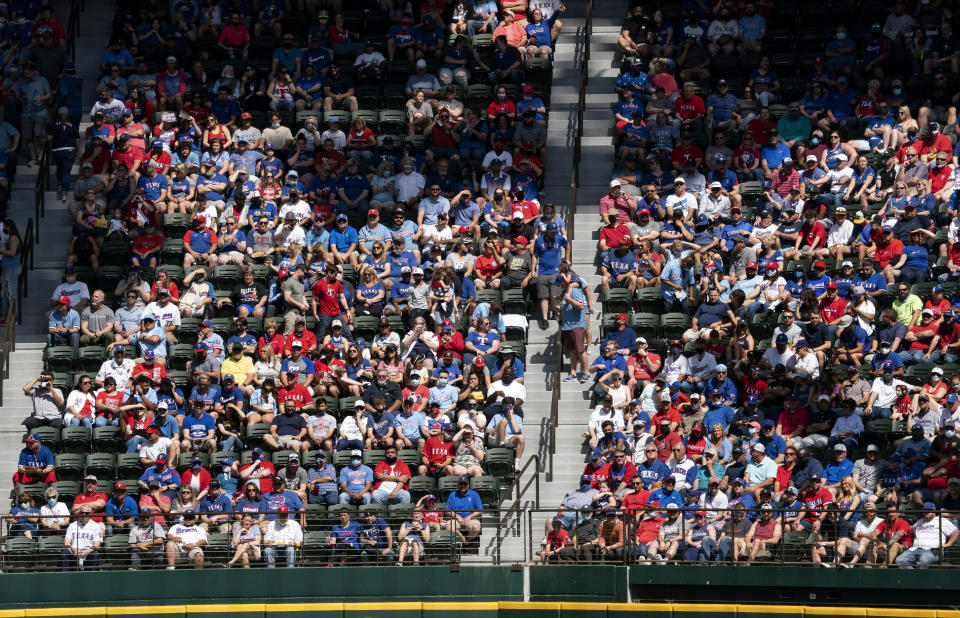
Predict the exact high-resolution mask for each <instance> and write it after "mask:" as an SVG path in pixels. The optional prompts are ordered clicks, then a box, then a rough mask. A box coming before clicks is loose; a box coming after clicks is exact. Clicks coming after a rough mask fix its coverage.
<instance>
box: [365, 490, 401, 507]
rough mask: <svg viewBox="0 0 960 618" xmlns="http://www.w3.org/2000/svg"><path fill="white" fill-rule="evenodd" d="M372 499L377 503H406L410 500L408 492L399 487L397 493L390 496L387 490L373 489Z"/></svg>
mask: <svg viewBox="0 0 960 618" xmlns="http://www.w3.org/2000/svg"><path fill="white" fill-rule="evenodd" d="M373 501H374V502H376V503H377V504H408V503H409V502H410V492H409V491H407V490H406V489H399V490H397V495H395V496H394V497H393V498H391V497H390V492H389V491H384V490H382V489H375V490H374V491H373Z"/></svg>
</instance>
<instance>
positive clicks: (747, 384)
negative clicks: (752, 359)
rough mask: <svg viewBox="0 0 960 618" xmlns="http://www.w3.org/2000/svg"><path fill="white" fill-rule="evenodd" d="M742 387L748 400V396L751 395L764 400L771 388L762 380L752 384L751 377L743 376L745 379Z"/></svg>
mask: <svg viewBox="0 0 960 618" xmlns="http://www.w3.org/2000/svg"><path fill="white" fill-rule="evenodd" d="M740 386H741V387H742V388H743V397H744V399H746V397H747V395H751V394H752V395H756V396H757V397H759V398H762V397H763V395H764V394H765V393H766V392H767V389H768V388H770V387H769V386H768V385H767V383H766V382H764V381H763V380H761V379H760V378H757V381H756V382H751V381H750V376H748V375H744V376H743V379H742V380H741V381H740Z"/></svg>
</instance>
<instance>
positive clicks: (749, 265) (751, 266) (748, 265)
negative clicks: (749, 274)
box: [747, 262, 757, 268]
mask: <svg viewBox="0 0 960 618" xmlns="http://www.w3.org/2000/svg"><path fill="white" fill-rule="evenodd" d="M756 267H757V263H756V262H747V268H756Z"/></svg>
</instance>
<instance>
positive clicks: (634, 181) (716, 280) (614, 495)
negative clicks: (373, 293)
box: [541, 0, 960, 567]
mask: <svg viewBox="0 0 960 618" xmlns="http://www.w3.org/2000/svg"><path fill="white" fill-rule="evenodd" d="M955 21H956V14H955V13H954V12H953V11H951V10H950V9H949V8H948V7H947V6H945V5H943V4H942V3H937V2H930V1H928V0H923V1H921V2H919V3H906V2H902V1H894V2H880V3H857V2H841V3H831V5H830V6H829V8H825V7H824V6H822V5H809V6H805V5H802V4H799V3H793V2H776V3H774V2H754V1H751V0H747V1H744V2H726V1H721V2H712V3H706V2H700V1H698V0H691V1H689V2H682V3H680V5H679V6H678V7H677V6H667V5H660V6H653V5H651V4H649V3H643V2H632V3H631V6H630V8H629V14H628V16H627V17H626V19H625V21H624V23H623V27H622V29H621V33H620V36H619V40H618V46H619V49H620V51H621V52H622V53H623V69H622V73H621V75H620V76H619V78H618V79H617V80H616V93H617V103H616V104H615V106H614V108H613V118H612V119H611V122H612V124H613V125H614V131H615V135H616V138H615V140H616V150H615V152H616V165H615V169H614V170H613V172H612V174H611V177H610V182H609V191H608V192H607V194H606V195H603V196H599V213H600V221H598V222H597V223H598V224H599V225H600V226H601V227H600V228H599V241H598V264H599V270H600V274H601V282H600V286H599V290H598V295H599V298H600V300H601V301H602V307H603V309H602V319H601V325H600V327H601V332H600V335H601V336H600V343H601V349H600V353H599V355H598V356H597V357H596V358H594V359H592V360H591V359H589V358H588V355H587V346H588V345H589V343H590V340H591V336H590V335H589V333H590V331H591V326H590V322H589V314H588V310H589V303H590V302H591V298H590V290H589V289H587V286H585V285H584V282H583V281H582V279H580V280H579V282H578V281H577V279H578V278H577V277H573V278H570V277H566V278H565V280H563V281H561V285H562V296H563V297H562V301H561V302H562V307H561V313H562V324H563V325H562V328H563V342H564V347H565V351H566V355H567V357H568V358H569V370H568V373H567V374H566V377H565V378H564V379H565V380H567V381H576V380H578V381H579V382H580V383H583V384H586V385H588V387H589V389H590V391H589V392H590V396H591V405H592V406H595V407H594V409H593V412H592V414H591V415H590V418H589V421H588V422H587V426H586V430H585V432H584V441H585V447H586V451H587V452H588V453H589V455H588V457H587V458H588V459H589V461H588V462H587V463H586V465H585V467H584V469H583V472H582V477H581V479H580V486H579V488H577V489H575V490H573V491H571V492H570V493H568V494H567V495H566V496H565V498H564V499H563V502H562V504H561V506H560V509H559V511H558V513H557V515H556V516H555V517H554V518H553V519H551V520H550V521H548V522H547V525H546V531H545V532H546V534H547V536H546V539H545V544H544V548H543V551H542V553H541V557H542V559H543V560H544V561H572V560H578V561H591V560H613V561H624V560H626V561H631V562H640V563H641V564H655V563H660V564H663V563H665V562H667V561H675V560H676V561H680V560H687V561H694V562H707V561H717V562H729V561H733V562H738V563H742V564H752V563H753V562H754V561H756V560H758V559H764V560H773V561H781V560H787V561H790V562H806V563H812V564H815V565H819V566H823V567H849V566H851V565H856V564H864V563H879V564H895V565H897V566H911V565H921V566H926V565H931V564H939V563H941V562H942V561H944V560H946V561H948V562H954V563H955V562H956V560H957V559H958V557H960V555H958V554H957V553H956V551H951V550H952V549H954V548H955V543H956V541H957V538H958V536H960V532H958V528H957V524H958V518H960V467H958V463H957V455H958V453H960V438H958V437H957V434H956V431H957V424H958V422H960V365H958V364H957V360H958V358H960V356H958V348H960V324H958V323H957V315H958V313H957V312H958V311H960V295H958V292H960V289H958V287H957V280H958V274H957V273H958V272H960V261H958V260H960V242H958V237H957V233H958V230H960V218H958V212H957V207H956V200H957V195H958V192H957V191H955V188H956V187H957V186H958V175H957V174H958V172H957V168H958V159H957V153H958V148H960V147H958V146H957V145H955V142H956V139H957V136H958V130H957V118H956V104H957V100H958V99H957V97H958V95H957V94H956V92H957V87H956V68H957V62H958V58H960V47H958V45H960V39H958V38H957V37H956V35H955V34H954V33H953V25H954V23H955ZM582 217H583V215H581V216H580V217H578V218H582ZM577 223H582V222H580V221H578V222H577ZM951 558H952V560H951Z"/></svg>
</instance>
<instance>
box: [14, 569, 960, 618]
mask: <svg viewBox="0 0 960 618" xmlns="http://www.w3.org/2000/svg"><path fill="white" fill-rule="evenodd" d="M957 575H958V573H957V572H955V571H950V570H941V571H938V570H926V571H923V570H913V571H905V570H898V569H874V570H861V569H855V570H848V571H839V572H838V571H833V572H828V571H827V570H815V569H812V568H798V567H781V568H776V567H755V568H746V567H742V568H709V567H631V568H627V567H614V566H593V567H584V566H579V567H577V566H569V567H566V566H547V567H541V566H536V567H529V568H528V569H527V571H526V573H525V572H524V570H521V569H512V568H510V567H466V566H464V567H462V568H460V569H459V570H456V569H454V570H450V569H449V568H447V567H423V568H410V567H402V568H401V567H355V568H351V567H347V568H301V569H290V570H288V569H275V570H265V569H250V570H242V569H232V570H226V569H207V570H203V571H192V570H182V571H154V572H151V573H135V572H128V571H109V572H98V573H36V574H3V575H0V618H7V617H9V618H28V617H33V616H37V617H40V616H57V617H74V616H76V617H78V618H79V617H95V618H100V617H102V618H107V617H109V616H160V617H164V616H169V617H170V618H221V617H223V618H226V617H231V618H630V617H631V616H632V615H636V616H643V618H770V617H774V618H801V617H807V616H810V617H817V618H834V617H835V618H846V617H850V616H862V617H882V618H960V611H957V610H948V609H946V608H948V607H951V606H953V605H954V604H955V602H956V593H957V588H958V586H957V585H956V584H955V582H956V578H957ZM525 578H526V590H525V589H524V584H525ZM628 590H629V592H630V594H631V595H632V597H630V598H632V600H633V601H634V603H626V602H625V601H626V600H627V599H628V597H627V592H628ZM525 594H526V595H528V596H526V598H527V600H528V602H524V598H525ZM777 596H779V597H781V598H782V600H781V601H775V600H770V598H771V597H777ZM786 597H789V599H788V598H786ZM882 598H885V599H887V600H886V601H881V599H882ZM745 601H750V603H749V604H746V603H744V602H745ZM911 605H912V606H914V607H915V608H914V609H897V606H911ZM941 608H943V609H941Z"/></svg>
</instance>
